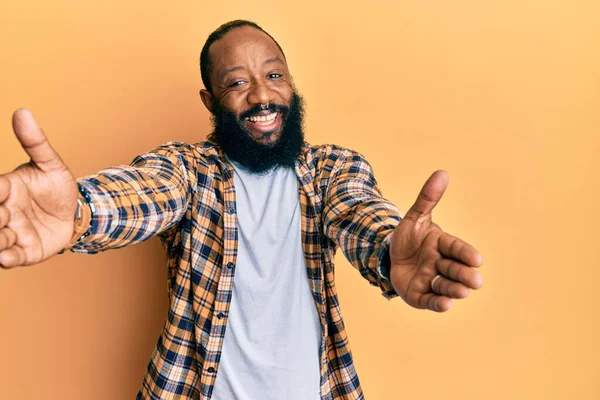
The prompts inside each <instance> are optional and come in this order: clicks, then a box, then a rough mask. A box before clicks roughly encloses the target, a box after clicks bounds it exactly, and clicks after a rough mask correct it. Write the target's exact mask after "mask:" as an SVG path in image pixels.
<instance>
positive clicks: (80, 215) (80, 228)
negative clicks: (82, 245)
mask: <svg viewBox="0 0 600 400" xmlns="http://www.w3.org/2000/svg"><path fill="white" fill-rule="evenodd" d="M95 212H96V210H95V209H94V203H93V202H92V201H91V199H90V197H89V195H88V194H87V192H86V191H84V190H83V189H82V188H81V187H80V189H79V197H78V198H77V208H76V209H75V223H74V226H73V235H72V236H71V240H70V241H69V245H68V247H69V248H70V247H72V246H73V245H74V244H75V243H77V242H78V241H80V240H81V239H83V238H85V237H86V236H88V235H89V234H90V227H91V225H92V218H93V216H94V213H95Z"/></svg>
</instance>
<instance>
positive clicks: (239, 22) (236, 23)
mask: <svg viewBox="0 0 600 400" xmlns="http://www.w3.org/2000/svg"><path fill="white" fill-rule="evenodd" d="M244 26H249V27H251V28H254V29H258V30H259V31H261V32H264V33H265V34H266V35H267V36H268V37H270V38H271V39H273V41H274V42H275V44H276V45H277V47H279V50H280V51H281V54H283V58H284V59H285V53H284V52H283V49H282V48H281V46H280V45H279V43H277V40H275V38H274V37H273V36H271V35H270V34H269V32H267V31H265V30H264V29H263V28H261V27H260V26H258V24H257V23H255V22H252V21H247V20H244V19H236V20H233V21H229V22H226V23H224V24H223V25H221V26H220V27H218V28H217V29H216V30H215V31H213V33H211V34H210V35H209V36H208V39H206V42H205V43H204V46H203V47H202V51H201V52H200V75H201V76H202V83H204V87H205V88H206V90H208V91H209V92H210V93H212V85H211V84H210V66H211V65H210V58H209V57H208V51H209V49H210V46H211V45H212V44H213V43H214V42H216V41H217V40H219V39H221V38H222V37H223V36H225V35H226V34H227V33H228V32H229V31H231V30H233V29H236V28H242V27H244Z"/></svg>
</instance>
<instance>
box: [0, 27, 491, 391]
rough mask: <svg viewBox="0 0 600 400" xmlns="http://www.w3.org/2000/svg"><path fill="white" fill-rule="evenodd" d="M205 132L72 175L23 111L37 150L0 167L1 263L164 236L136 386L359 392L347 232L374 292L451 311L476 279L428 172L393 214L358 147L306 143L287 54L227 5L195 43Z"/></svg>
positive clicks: (442, 181)
mask: <svg viewBox="0 0 600 400" xmlns="http://www.w3.org/2000/svg"><path fill="white" fill-rule="evenodd" d="M201 72H202V79H203V82H204V85H205V87H206V88H205V89H204V90H201V91H200V96H201V98H202V101H203V103H204V105H205V106H206V107H207V108H208V110H209V111H210V112H211V113H212V115H213V123H214V132H213V134H212V135H211V136H210V137H209V138H208V140H207V141H204V142H200V143H196V144H193V145H191V144H184V143H176V142H170V143H166V144H164V145H162V146H160V147H159V148H157V149H155V150H153V151H151V152H149V153H146V154H142V155H140V156H138V157H136V158H135V159H134V160H133V162H132V163H131V165H130V166H121V167H115V168H109V169H105V170H103V171H100V172H99V173H97V174H95V175H92V176H88V177H84V178H80V179H78V180H75V179H74V177H73V175H72V174H71V172H70V171H69V169H68V168H67V166H66V165H65V164H64V163H63V162H62V160H61V159H60V157H59V156H58V154H57V153H56V152H55V151H54V150H53V149H52V147H51V146H50V144H49V143H48V141H47V139H46V137H45V135H44V133H43V132H42V131H41V129H40V128H39V127H38V125H37V124H36V122H35V121H34V119H33V117H32V115H31V114H30V113H29V112H28V111H26V110H19V111H17V112H16V113H15V115H14V118H13V126H14V131H15V134H16V136H17V138H18V139H19V141H20V142H21V144H22V146H23V148H24V149H25V151H26V152H27V153H28V154H29V156H30V157H31V161H30V162H29V163H27V164H24V165H21V166H20V167H19V168H17V169H16V170H15V171H13V172H11V173H9V174H6V175H4V176H1V177H0V202H1V205H0V264H1V265H2V266H3V267H5V268H9V267H15V266H18V265H31V264H35V263H38V262H40V261H43V260H45V259H48V258H50V257H52V256H54V255H55V254H57V253H60V252H61V251H62V250H64V249H70V250H71V251H74V252H79V253H96V252H98V251H103V250H107V249H113V248H119V247H123V246H127V245H131V244H134V243H138V242H140V241H143V240H146V239H148V238H150V237H152V236H155V235H158V236H159V237H160V239H161V240H162V242H163V245H164V246H165V248H166V251H167V255H168V271H169V275H168V276H169V297H170V308H169V313H168V317H167V322H166V324H165V327H164V330H163V332H162V334H161V336H160V338H159V341H158V344H157V346H156V349H155V351H154V354H153V355H152V358H151V361H150V363H149V366H148V369H147V373H146V375H145V376H144V379H143V384H142V388H141V390H140V392H139V393H138V399H360V398H363V394H362V391H361V388H360V384H359V381H358V377H357V375H356V372H355V370H354V366H353V361H352V356H351V353H350V349H349V346H348V340H347V337H346V333H345V330H344V324H343V321H342V317H341V314H340V309H339V304H338V300H337V295H336V290H335V285H334V265H333V257H334V252H335V249H336V248H337V247H339V248H340V249H341V250H342V251H343V253H344V254H345V256H346V257H347V258H348V259H349V260H350V262H351V263H352V264H353V265H354V266H355V267H356V268H357V269H358V270H359V271H360V273H361V274H362V276H363V277H364V278H365V279H367V280H368V281H369V282H370V283H371V284H372V285H375V286H378V287H379V288H380V289H381V290H382V292H383V295H384V296H386V297H387V298H392V297H394V296H396V295H399V296H400V297H402V299H404V300H405V301H406V302H407V303H408V304H409V305H411V306H413V307H417V308H427V309H430V310H434V311H438V312H441V311H446V310H448V309H449V308H450V306H451V299H458V298H464V297H467V296H468V294H469V291H470V289H477V288H479V287H480V286H481V284H482V280H481V277H480V275H479V273H478V272H477V270H476V269H475V268H476V267H478V266H480V265H481V263H482V258H481V256H480V254H479V253H478V252H477V251H476V250H475V249H474V248H473V247H471V246H469V245H468V244H466V243H464V242H462V241H461V240H459V239H457V238H454V237H452V236H450V235H448V234H446V233H444V232H442V231H441V230H440V228H439V227H438V226H437V225H435V224H434V223H433V222H432V220H431V212H432V209H433V208H434V206H435V205H436V204H437V202H438V201H439V199H440V198H441V196H442V194H443V192H444V190H445V188H446V185H447V182H448V177H447V175H446V173H445V172H443V171H437V172H435V173H434V174H433V175H432V176H431V177H430V178H429V180H428V181H427V182H426V183H425V185H424V187H423V189H422V191H421V193H420V194H419V196H418V198H417V200H416V202H415V204H414V205H413V206H412V207H411V208H410V209H409V211H408V212H407V213H406V215H405V216H404V218H403V219H401V218H400V216H399V213H398V211H397V209H396V207H394V206H393V205H392V204H391V203H390V202H388V201H387V200H385V199H384V198H383V197H382V196H381V194H380V192H379V190H378V188H377V185H376V181H375V178H374V176H373V173H372V170H371V167H370V166H369V164H368V163H367V161H366V160H365V159H364V158H363V157H362V156H361V155H360V154H358V153H356V152H353V151H351V150H348V149H344V148H341V147H337V146H330V145H327V146H311V145H309V144H307V143H305V142H304V139H303V133H302V117H303V101H302V98H301V97H300V96H299V94H298V93H297V92H296V90H295V88H294V85H293V82H292V78H291V76H290V73H289V71H288V66H287V63H286V59H285V55H284V53H283V51H282V49H281V47H280V46H279V45H278V44H277V42H276V41H275V40H274V39H273V38H272V37H271V36H270V35H268V34H267V33H266V32H265V31H263V30H262V29H261V28H260V27H259V26H258V25H256V24H254V23H252V22H248V21H232V22H229V23H227V24H225V25H222V26H221V27H219V28H218V29H217V30H216V31H215V32H213V33H212V34H211V35H210V36H209V38H208V40H207V42H206V44H205V46H204V48H203V49H202V53H201Z"/></svg>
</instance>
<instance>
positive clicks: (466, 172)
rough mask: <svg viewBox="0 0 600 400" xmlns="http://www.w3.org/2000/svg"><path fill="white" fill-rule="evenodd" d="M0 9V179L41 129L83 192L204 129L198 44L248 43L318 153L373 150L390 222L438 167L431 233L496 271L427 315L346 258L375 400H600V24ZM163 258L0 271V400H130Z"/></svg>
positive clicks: (551, 5)
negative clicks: (265, 49) (276, 60)
mask: <svg viewBox="0 0 600 400" xmlns="http://www.w3.org/2000/svg"><path fill="white" fill-rule="evenodd" d="M167 3H168V2H166V1H160V2H159V1H140V0H131V1H126V2H125V1H115V0H105V1H103V2H87V1H81V0H79V1H75V0H52V1H46V0H44V1H42V0H37V1H36V0H0V121H1V124H0V126H1V127H2V134H1V137H0V146H1V147H0V148H1V154H2V156H1V157H0V171H3V172H8V171H9V170H11V169H12V168H14V167H15V166H16V165H18V164H19V163H21V162H24V161H25V160H26V157H25V155H24V153H23V152H22V151H21V150H20V147H19V146H18V143H17V141H16V139H15V138H14V137H13V135H12V132H11V129H10V116H11V113H12V111H13V110H14V109H15V108H17V107H22V106H26V107H28V108H30V109H32V110H33V112H34V114H35V115H36V117H37V119H38V121H39V122H40V123H41V125H42V126H43V127H44V129H45V130H46V132H47V134H48V135H49V137H50V139H51V141H52V143H53V144H54V146H55V148H56V149H57V150H58V151H59V152H60V154H62V156H63V158H64V159H65V160H66V162H67V163H68V164H69V165H70V166H71V168H72V170H73V171H74V173H75V174H76V175H77V176H82V175H85V174H89V173H92V172H95V171H97V170H99V169H101V168H103V167H106V166H110V165H115V164H123V163H128V162H129V161H130V160H131V159H132V158H133V157H134V156H135V155H136V154H137V153H140V152H143V151H145V150H149V149H151V148H153V147H154V146H156V145H158V144H160V143H162V142H166V141H169V140H183V141H189V142H194V141H198V140H200V139H202V138H203V137H204V136H205V135H206V134H207V132H208V131H209V129H210V125H209V123H208V114H207V112H206V110H204V108H203V106H202V104H201V102H200V99H199V96H198V95H197V91H198V89H199V88H200V87H201V81H200V76H199V72H198V67H197V59H198V54H199V51H200V48H201V46H202V44H203V42H204V40H205V38H206V36H207V35H208V34H209V33H210V31H212V30H213V29H214V28H216V27H217V26H218V25H219V24H220V23H222V22H225V21H227V20H230V19H234V18H247V19H253V20H256V21H257V22H258V23H259V24H262V25H263V26H264V27H265V28H266V29H267V30H268V31H269V32H270V33H271V34H273V35H274V36H275V37H276V38H277V39H278V41H279V42H280V44H281V45H282V46H283V48H284V50H285V51H286V54H287V56H288V60H289V64H290V68H291V71H292V73H293V74H294V76H295V80H296V84H297V86H298V88H299V90H300V91H301V93H303V95H304V96H305V97H306V99H307V103H308V122H307V136H308V139H309V140H310V141H311V142H313V143H325V142H330V143H337V144H340V145H344V146H348V147H351V148H354V149H356V150H359V151H361V152H362V153H363V154H365V155H366V157H367V158H368V159H369V160H370V161H371V163H372V164H373V166H374V168H375V172H376V175H377V177H378V179H379V181H380V185H381V187H382V189H383V191H384V194H386V196H387V197H389V198H390V199H391V200H393V201H394V202H395V203H396V204H397V205H398V206H399V207H400V209H401V210H406V209H407V208H408V207H409V206H410V205H411V204H412V202H413V200H414V198H415V196H416V194H417V193H418V190H419V189H420V187H421V184H422V183H423V182H424V181H425V179H426V178H427V177H428V176H429V174H430V173H431V172H432V171H434V170H435V169H438V168H444V169H446V170H448V172H449V173H450V177H451V183H450V187H449V189H448V191H447V193H446V196H445V198H444V199H443V200H442V202H441V203H440V205H439V207H438V209H437V211H436V214H435V217H436V220H437V222H438V223H439V224H440V225H441V226H442V227H444V228H445V229H447V230H448V231H450V232H451V233H454V234H456V235H458V236H460V237H463V238H464V239H467V240H468V241H470V242H471V243H472V244H473V245H475V246H476V247H477V248H479V250H480V251H481V252H482V254H483V256H484V258H485V260H486V262H485V265H484V268H483V270H482V273H483V275H484V279H485V284H484V287H483V289H482V290H481V291H479V292H476V293H474V294H473V295H472V296H471V298H469V299H468V300H466V301H460V302H455V307H454V308H453V309H452V310H451V311H450V312H448V313H446V314H443V315H437V314H434V313H430V312H425V311H417V310H413V309H410V308H409V307H408V306H406V305H405V304H404V303H402V302H401V301H400V300H396V301H393V302H387V301H386V300H384V299H383V298H382V297H381V296H379V294H378V293H377V291H376V290H375V289H373V288H371V287H370V286H369V285H368V284H367V283H366V282H365V281H363V280H362V279H361V278H360V276H359V274H358V273H356V271H354V270H353V269H352V268H351V267H350V266H349V265H348V263H347V262H346V261H345V260H343V258H342V257H341V256H340V257H339V258H338V260H339V261H338V268H337V284H338V290H339V294H340V299H341V303H342V307H343V311H344V315H345V319H346V323H347V327H348V333H349V336H350V340H351V343H352V349H353V352H354V356H355V359H356V366H357V369H358V373H359V376H360V378H361V381H362V383H363V386H364V390H365V394H366V397H367V399H414V398H419V399H460V400H468V399H577V400H579V399H598V398H600V383H598V377H599V375H598V373H599V372H598V371H599V370H600V346H599V345H598V338H599V336H600V335H599V334H600V329H599V322H600V312H599V311H598V305H599V304H600V297H599V293H598V288H599V287H600V268H599V267H600V261H599V260H600V257H599V256H598V252H597V249H598V245H597V242H598V238H599V235H598V229H597V226H598V223H599V222H600V218H599V217H600V213H599V208H598V196H599V195H600V190H599V178H600V176H599V167H600V162H599V161H598V155H599V153H600V152H599V150H600V32H599V31H600V2H598V1H597V0H590V1H576V0H563V1H549V0H539V1H524V0H519V1H515V0H512V1H492V2H490V1H475V0H471V1H419V0H410V1H404V0H402V1H392V0H389V1H386V2H382V1H368V2H360V3H358V2H357V3H358V4H360V5H357V6H353V5H351V3H352V2H349V1H346V2H338V3H336V4H334V3H332V2H326V1H313V0H304V1H298V2H284V1H280V2H265V1H260V2H252V1H239V2H233V1H226V2H224V1H213V2H206V1H174V2H172V4H170V5H167ZM163 262H164V255H163V254H162V252H161V248H160V245H159V243H158V241H156V240H153V241H150V242H148V243H144V244H142V245H139V246H134V247H132V248H128V249H125V250H120V251H113V252H107V253H104V254H100V255H97V256H82V255H74V254H66V255H63V256H58V257H55V258H54V259H51V260H50V261H48V262H45V263H44V264H43V265H39V266H36V267H32V268H23V269H19V270H12V271H0V321H1V322H0V324H1V325H0V399H11V400H12V399H27V400H29V399H66V400H70V399H73V400H75V399H78V400H79V399H91V400H96V399H98V400H100V399H102V400H105V399H132V398H134V395H135V393H136V392H137V389H138V387H139V385H140V383H141V377H142V375H143V373H144V371H145V368H146V364H147V362H148V360H149V357H150V353H151V351H152V349H153V346H154V344H155V342H156V339H157V337H158V334H159V331H160V329H161V326H162V323H163V320H164V316H165V313H166V307H167V298H166V287H165V282H166V271H165V268H164V267H163Z"/></svg>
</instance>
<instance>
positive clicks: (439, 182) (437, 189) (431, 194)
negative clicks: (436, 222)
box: [404, 170, 449, 221]
mask: <svg viewBox="0 0 600 400" xmlns="http://www.w3.org/2000/svg"><path fill="white" fill-rule="evenodd" d="M448 179H449V177H448V174H447V173H446V171H441V170H440V171H435V172H434V173H433V174H432V175H431V176H430V177H429V179H427V182H425V185H423V188H422V189H421V192H420V193H419V196H418V197H417V200H416V201H415V204H413V206H412V207H411V208H410V209H409V210H408V211H407V212H406V215H404V218H407V219H410V220H413V221H417V220H418V219H420V218H422V217H423V216H425V215H429V214H431V211H432V210H433V208H434V207H435V206H436V204H437V203H438V202H439V201H440V199H441V198H442V195H443V194H444V192H445V191H446V188H447V187H448Z"/></svg>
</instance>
